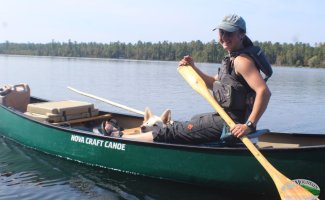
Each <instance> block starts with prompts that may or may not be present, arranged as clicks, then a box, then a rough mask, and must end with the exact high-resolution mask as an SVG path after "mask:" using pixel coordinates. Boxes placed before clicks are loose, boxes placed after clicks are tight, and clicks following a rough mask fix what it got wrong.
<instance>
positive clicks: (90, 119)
mask: <svg viewBox="0 0 325 200" xmlns="http://www.w3.org/2000/svg"><path fill="white" fill-rule="evenodd" d="M110 117H112V115H111V114H105V115H98V116H95V117H88V118H82V119H75V120H69V121H64V122H57V123H52V124H54V125H63V124H78V123H83V122H89V121H94V120H98V119H108V118H110Z"/></svg>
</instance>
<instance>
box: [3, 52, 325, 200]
mask: <svg viewBox="0 0 325 200" xmlns="http://www.w3.org/2000/svg"><path fill="white" fill-rule="evenodd" d="M176 66H177V62H156V61H130V60H108V59H80V58H53V57H26V56H5V55H0V85H4V84H17V83H28V84H29V86H30V88H31V91H32V95H33V96H37V97H42V98H45V99H49V100H66V99H75V100H82V101H88V102H93V103H95V104H96V106H97V107H98V108H101V109H104V110H112V111H116V112H122V113H128V112H126V111H124V110H121V109H119V108H116V107H113V106H110V105H107V104H104V103H102V102H99V101H96V100H93V99H91V98H88V97H84V96H81V95H79V94H77V93H74V92H72V91H70V90H68V89H67V86H72V87H75V88H76V89H79V90H82V91H85V92H88V93H91V94H94V95H96V96H100V97H103V98H106V99H109V100H111V101H114V102H117V103H120V104H123V105H126V106H129V107H133V108H135V109H138V110H144V108H145V107H147V106H148V107H150V108H151V109H152V111H153V112H154V113H155V114H157V115H160V113H162V112H163V111H164V110H165V109H166V108H169V109H171V110H172V116H173V119H174V120H187V119H189V118H190V117H191V116H192V115H194V114H197V113H201V112H209V111H212V107H211V106H210V105H209V104H208V103H207V102H206V101H205V100H204V99H203V98H202V97H201V96H200V95H199V94H197V93H196V92H195V91H193V90H192V89H191V88H190V86H188V85H187V83H186V82H185V81H184V80H183V79H182V77H181V76H180V75H179V74H178V73H177V71H176ZM197 66H199V67H200V68H201V69H202V70H203V71H204V72H207V73H209V74H215V73H216V71H217V68H218V67H219V65H217V64H200V63H198V64H197ZM268 85H269V87H270V89H271V91H272V97H271V101H270V104H269V107H268V110H267V111H266V113H265V114H264V115H263V118H262V119H261V120H260V122H259V128H269V129H271V130H272V131H274V132H295V133H300V132H304V133H317V134H324V133H325V131H324V128H325V125H324V123H323V121H324V119H325V106H324V105H323V103H324V102H325V70H324V69H309V68H289V67H274V75H273V76H272V77H271V79H270V80H269V81H268ZM216 170H217V169H216ZM233 195H234V194H226V193H223V192H222V191H215V190H210V189H208V188H197V187H193V186H188V185H185V184H179V183H171V182H165V181H161V180H154V179H150V178H145V177H137V176H133V175H127V174H122V173H118V172H113V171H110V170H106V169H101V168H94V167H89V166H85V165H81V164H78V163H75V162H71V161H67V160H63V159H60V158H54V157H52V156H48V155H45V154H42V153H39V152H36V151H33V150H30V149H28V148H26V147H22V146H20V145H17V144H15V143H12V142H10V141H8V140H6V139H3V138H1V139H0V199H79V200H80V199H233ZM237 195H241V194H237ZM262 199H267V197H263V198H262Z"/></svg>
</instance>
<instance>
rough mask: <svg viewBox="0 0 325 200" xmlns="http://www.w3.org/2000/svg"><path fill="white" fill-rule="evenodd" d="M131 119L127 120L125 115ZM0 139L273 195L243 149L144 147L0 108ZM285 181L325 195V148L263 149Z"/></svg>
mask: <svg viewBox="0 0 325 200" xmlns="http://www.w3.org/2000/svg"><path fill="white" fill-rule="evenodd" d="M130 117H131V118H132V116H130ZM0 134H1V135H3V136H4V137H6V138H9V139H11V140H13V141H16V142H18V143H20V144H22V145H25V146H27V147H31V148H34V149H36V150H38V151H42V152H45V153H48V154H51V155H55V156H60V157H63V158H66V159H71V160H75V161H79V162H83V163H86V164H90V165H95V166H100V167H105V168H109V169H113V170H118V171H122V172H128V173H132V174H137V175H144V176H149V177H155V178H161V179H168V180H173V181H177V182H184V183H190V184H197V185H203V186H208V187H216V188H220V189H229V190H231V189H233V188H236V190H237V191H242V192H248V193H262V194H269V195H275V196H276V195H277V192H276V188H275V186H274V183H273V181H272V179H271V178H270V177H269V175H268V174H267V173H266V171H265V170H264V169H263V167H262V166H261V165H260V164H259V163H258V162H257V161H256V160H255V158H254V157H253V156H252V155H251V154H250V152H249V151H248V150H247V149H245V148H225V147H224V148H217V147H213V148H212V147H204V146H188V145H171V144H160V143H144V142H137V141H130V140H122V139H116V138H108V137H103V136H99V135H93V134H90V133H89V132H86V131H80V130H76V129H70V128H64V127H58V126H54V125H51V124H45V123H40V122H37V121H34V120H31V119H29V118H27V117H25V116H24V115H23V114H21V113H19V112H16V111H13V110H11V109H8V108H6V107H3V106H1V107H0ZM261 152H262V153H263V155H264V156H265V157H266V158H267V159H268V160H269V161H270V163H272V165H274V167H276V168H277V169H278V170H279V171H281V172H282V173H283V174H285V175H286V176H287V177H289V178H290V179H307V180H311V181H313V182H315V183H316V184H317V185H318V186H319V187H320V190H321V191H322V190H325V173H324V172H323V169H324V168H325V156H324V155H325V147H324V146H321V147H317V148H293V149H278V150H274V149H273V150H272V149H264V150H261Z"/></svg>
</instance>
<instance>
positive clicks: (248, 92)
mask: <svg viewBox="0 0 325 200" xmlns="http://www.w3.org/2000/svg"><path fill="white" fill-rule="evenodd" d="M240 54H246V55H248V56H250V57H251V58H252V59H253V60H254V62H255V66H256V67H257V68H258V70H259V71H261V72H263V74H264V80H265V81H267V79H268V78H270V77H271V75H272V73H273V71H272V68H271V65H270V64H269V62H268V60H267V59H266V57H265V55H264V53H263V51H262V50H261V49H260V48H259V47H257V46H249V47H245V48H243V49H240V50H239V51H236V52H231V53H230V55H228V56H226V57H225V58H224V59H223V61H222V66H221V67H220V68H219V71H218V80H217V81H215V82H214V84H213V95H214V97H215V99H216V100H217V101H218V103H219V104H220V105H221V107H223V108H224V109H225V110H226V111H237V113H238V111H239V112H241V113H245V118H247V117H248V116H249V114H250V113H251V110H252V108H253V104H254V100H255V92H254V91H253V90H252V89H251V88H250V87H249V85H248V83H247V82H246V81H245V79H244V78H243V77H242V76H241V75H237V74H236V72H235V70H234V60H235V58H236V57H237V56H238V55H240Z"/></svg>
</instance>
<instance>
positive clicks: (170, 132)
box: [105, 15, 271, 144]
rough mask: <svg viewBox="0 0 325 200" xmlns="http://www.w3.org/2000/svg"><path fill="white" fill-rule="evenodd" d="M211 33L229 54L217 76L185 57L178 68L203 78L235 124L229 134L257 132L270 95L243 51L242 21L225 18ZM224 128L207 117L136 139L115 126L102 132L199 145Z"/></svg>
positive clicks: (216, 137) (216, 119)
mask: <svg viewBox="0 0 325 200" xmlns="http://www.w3.org/2000/svg"><path fill="white" fill-rule="evenodd" d="M214 30H218V31H219V42H220V44H221V45H222V47H223V48H224V49H225V50H226V51H227V52H228V56H226V57H225V59H224V60H223V62H222V67H221V68H220V69H219V72H218V75H217V76H210V75H207V74H205V73H203V72H202V71H201V70H199V68H198V67H196V65H195V63H194V61H193V59H192V57H191V56H185V57H184V58H183V59H182V60H181V61H180V62H179V67H182V66H185V65H190V66H192V67H193V68H194V70H195V71H196V72H197V73H198V74H199V75H200V76H201V77H202V79H203V80H204V82H205V83H206V85H207V86H208V88H209V89H211V90H212V91H213V93H214V96H215V98H216V100H217V101H218V102H219V103H220V104H221V106H222V107H223V108H224V109H225V111H226V112H227V113H228V114H229V115H230V117H232V119H233V120H234V121H235V122H236V125H235V126H234V127H232V129H231V130H230V131H231V133H232V135H233V136H235V137H238V138H239V137H242V136H244V135H246V134H248V133H250V132H252V131H255V130H256V125H257V122H258V121H259V119H260V118H261V116H262V115H263V113H264V111H265V110H266V108H267V105H268V102H269V99H270V97H271V92H270V90H269V88H268V87H267V85H266V82H265V81H264V79H263V77H262V75H261V74H260V72H259V68H258V66H257V65H256V63H257V62H256V60H254V59H255V58H254V57H252V56H250V54H249V53H247V52H246V51H245V50H246V48H248V47H250V46H252V45H253V44H252V42H251V40H250V39H249V38H248V37H247V36H246V23H245V21H244V19H243V18H242V17H240V16H238V15H228V16H226V17H225V18H224V19H223V20H222V21H221V23H220V24H219V26H218V27H217V28H215V29H214ZM229 94H230V95H229ZM224 125H225V123H224V121H223V120H222V118H221V117H220V116H219V115H218V114H217V113H208V114H202V115H197V116H195V117H193V118H192V119H191V120H190V121H186V122H176V121H175V122H174V123H173V124H170V125H167V127H165V128H158V127H157V128H155V129H154V131H152V132H148V133H144V134H138V135H123V133H122V132H120V131H119V129H118V128H116V124H114V123H109V122H108V123H106V124H105V130H106V131H107V132H108V133H111V134H112V133H113V135H116V136H122V137H125V138H131V139H136V140H142V141H148V142H152V141H155V142H168V143H187V144H198V143H207V142H213V141H218V140H220V136H221V133H222V130H223V127H224ZM114 127H115V128H114Z"/></svg>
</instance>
